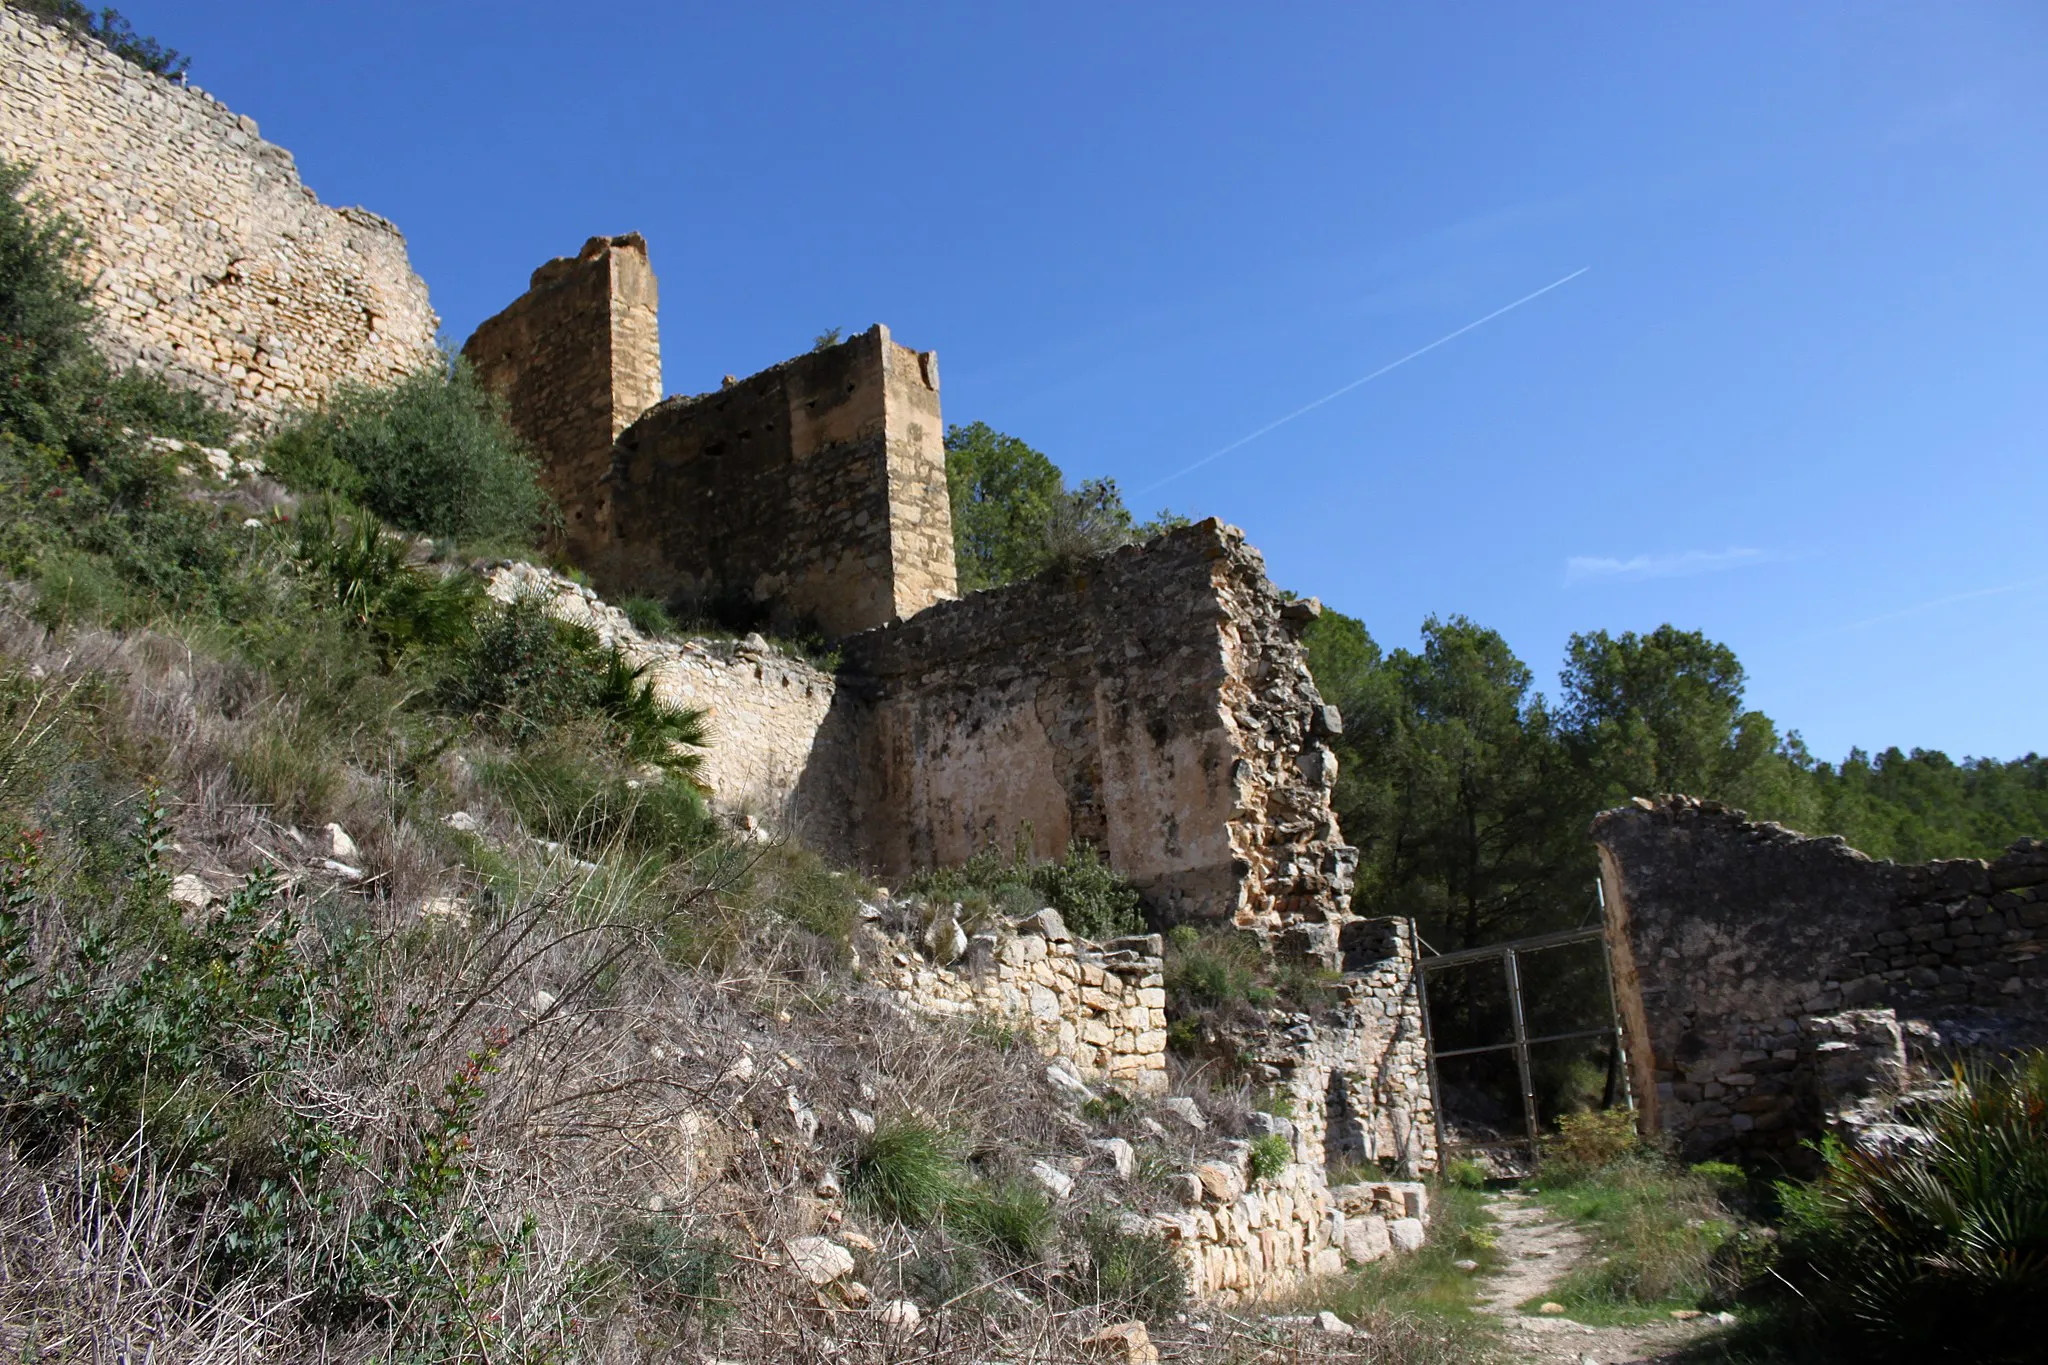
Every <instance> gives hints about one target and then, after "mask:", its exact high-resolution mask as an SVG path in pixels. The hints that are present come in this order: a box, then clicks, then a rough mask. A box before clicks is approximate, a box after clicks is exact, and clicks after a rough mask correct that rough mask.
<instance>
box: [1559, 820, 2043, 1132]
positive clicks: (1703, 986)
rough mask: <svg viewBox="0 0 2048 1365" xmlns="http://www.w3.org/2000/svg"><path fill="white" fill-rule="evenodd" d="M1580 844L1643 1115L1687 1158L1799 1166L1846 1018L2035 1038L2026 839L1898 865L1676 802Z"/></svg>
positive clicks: (1921, 1037)
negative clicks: (1974, 853) (1598, 901)
mask: <svg viewBox="0 0 2048 1365" xmlns="http://www.w3.org/2000/svg"><path fill="white" fill-rule="evenodd" d="M1593 838H1594V841H1595V843H1596V844H1597V845H1598V846H1599V849H1600V854H1601V865H1602V880H1603V890H1604V893H1605V896H1606V900H1607V910H1608V920H1607V928H1608V941H1609V946H1610V950H1611V951H1612V952H1613V954H1614V959H1615V965H1616V971H1615V977H1616V980H1615V985H1616V995H1617V1000H1618V1003H1619V1005H1620V1007H1621V1013H1622V1018H1623V1025H1624V1032H1625V1034H1626V1035H1627V1041H1628V1047H1629V1051H1630V1064H1631V1067H1632V1068H1633V1076H1632V1079H1633V1081H1634V1084H1635V1090H1636V1094H1637V1096H1638V1102H1639V1105H1640V1106H1641V1112H1642V1113H1643V1115H1644V1119H1645V1122H1646V1123H1647V1124H1649V1125H1651V1126H1653V1127H1655V1128H1658V1129H1661V1130H1662V1131H1664V1132H1667V1133H1670V1134H1672V1135H1673V1136H1674V1137H1675V1138H1677V1139H1678V1140H1679V1141H1680V1143H1681V1145H1682V1146H1683V1147H1684V1149H1685V1150H1686V1151H1687V1152H1688V1153H1690V1154H1693V1155H1695V1156H1702V1155H1718V1154H1730V1155H1743V1156H1763V1157H1771V1158H1775V1159H1781V1160H1785V1159H1796V1157H1797V1153H1798V1151H1799V1145H1800V1143H1801V1142H1802V1141H1803V1140H1805V1139H1807V1138H1811V1137H1814V1136H1816V1135H1817V1133H1818V1130H1819V1125H1820V1123H1821V1121H1822V1100H1823V1098H1824V1096H1825V1095H1826V1093H1827V1092H1828V1091H1829V1090H1831V1089H1833V1088H1835V1087H1833V1086H1832V1085H1831V1083H1830V1082H1829V1081H1828V1078H1827V1076H1826V1075H1825V1074H1824V1073H1825V1072H1826V1070H1827V1068H1828V1067H1829V1065H1830V1064H1831V1063H1830V1060H1829V1059H1830V1056H1831V1055H1832V1054H1833V1053H1834V1052H1836V1051H1839V1050H1840V1038H1841V1036H1842V1035H1843V1030H1844V1029H1845V1028H1849V1024H1847V1023H1844V1022H1842V1016H1843V1015H1844V1014H1845V1012H1848V1013H1849V1014H1852V1015H1854V1014H1859V1013H1860V1014H1864V1015H1869V1014H1873V1013H1877V1012H1882V1011H1891V1012H1892V1013H1893V1014H1894V1015H1895V1016H1896V1018H1897V1020H1898V1021H1899V1025H1898V1026H1902V1027H1903V1029H1904V1031H1905V1034H1906V1037H1907V1038H1908V1039H1909V1040H1917V1045H1918V1046H1921V1047H1924V1048H1934V1047H1936V1046H1945V1047H1946V1046H1963V1047H1990V1048H2001V1047H2014V1046H2026V1045H2039V1044H2041V1043H2048V845H2044V844H2043V843H2042V842H2041V841H2038V840H2026V841H2022V842H2021V843H2019V844H2015V845H2014V846H2013V847H2012V849H2011V850H2010V851H2009V852H2008V853H2007V854H2005V855H2004V856H2003V857H2001V858H1999V859H1996V860H1995V861H1992V862H1988V863H1987V862H1980V861H1977V860H1975V859H1953V860H1948V861H1943V862H1934V863H1923V864H1914V865H1903V864H1898V863H1889V862H1879V861H1875V860H1873V859H1870V858H1867V857H1865V856H1864V855H1863V854H1861V853H1859V852H1857V851H1856V850H1854V849H1852V848H1850V847H1848V846H1847V845H1846V844H1845V843H1843V842H1842V841H1841V840H1840V839H1836V838H1828V839H1813V838H1807V837H1805V836H1803V835H1800V834H1797V833H1795V832H1793V831H1791V830H1788V829H1785V828H1783V827H1782V826H1779V825H1775V824H1769V823H1763V822H1757V821H1751V820H1749V819H1747V818H1746V817H1745V816H1744V815H1743V814H1742V812H1740V811H1736V810H1730V809H1728V808H1726V807H1723V806H1720V805H1717V804H1715V803H1712V802H1700V801H1696V800H1693V799H1692V798H1689V797H1666V798H1661V799H1659V800H1657V801H1647V800H1645V801H1639V802H1637V803H1636V804H1633V805H1630V806H1625V807H1622V808H1621V809H1619V810H1613V811H1608V812H1606V813H1604V814H1602V815H1601V816H1600V817H1599V818H1598V819H1596V820H1595V821H1594V824H1593ZM1850 1022H1851V1023H1853V1024H1854V1025H1855V1029H1854V1030H1852V1031H1857V1030H1862V1031H1868V1030H1869V1029H1870V1028H1874V1027H1876V1025H1874V1024H1873V1023H1871V1021H1870V1020H1869V1019H1864V1018H1858V1019H1852V1020H1851V1021H1850ZM1895 1027H1897V1026H1895Z"/></svg>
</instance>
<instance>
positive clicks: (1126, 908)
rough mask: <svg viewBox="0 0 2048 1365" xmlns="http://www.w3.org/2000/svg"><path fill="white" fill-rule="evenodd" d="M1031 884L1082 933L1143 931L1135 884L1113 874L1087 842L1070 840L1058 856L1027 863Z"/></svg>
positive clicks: (1099, 935)
mask: <svg viewBox="0 0 2048 1365" xmlns="http://www.w3.org/2000/svg"><path fill="white" fill-rule="evenodd" d="M1031 888H1032V889H1033V890H1034V891H1036V892H1038V893H1039V894H1040V895H1041V896H1044V897H1045V899H1046V902H1047V904H1049V905H1051V906H1052V908H1053V909H1055V910H1057V911H1059V912H1060V918H1061V919H1063V920H1065V921H1066V925H1067V927H1068V928H1069V929H1071V930H1073V931H1074V932H1075V933H1077V934H1079V935H1080V936H1081V937H1083V938H1092V939H1095V940H1097V941H1098V942H1099V941H1101V940H1104V939H1112V938H1116V937H1119V936H1120V935H1123V934H1142V933H1144V932H1145V916H1144V915H1143V914H1142V913H1141V912H1140V911H1139V909H1138V890H1137V888H1136V887H1134V886H1132V885H1131V884H1130V882H1128V881H1126V880H1125V879H1124V878H1123V877H1121V876H1119V875H1118V874H1117V872H1116V871H1115V869H1113V868H1112V867H1110V865H1109V860H1108V859H1106V858H1104V857H1103V856H1102V854H1101V853H1100V852H1098V851H1097V850H1096V848H1095V846H1094V845H1092V844H1086V843H1082V842H1080V841H1079V840H1076V841H1074V842H1072V843H1069V844H1068V845H1067V852H1066V856H1064V857H1063V858H1061V859H1060V860H1059V861H1058V862H1056V863H1040V864H1038V865H1037V866H1035V867H1033V868H1032V869H1031Z"/></svg>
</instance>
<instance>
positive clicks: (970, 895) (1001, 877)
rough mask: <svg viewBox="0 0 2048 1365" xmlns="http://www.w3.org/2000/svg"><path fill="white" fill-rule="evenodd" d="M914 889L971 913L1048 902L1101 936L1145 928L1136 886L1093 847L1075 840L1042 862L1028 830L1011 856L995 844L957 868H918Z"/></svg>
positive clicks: (1080, 929) (1076, 925) (1073, 926)
mask: <svg viewBox="0 0 2048 1365" xmlns="http://www.w3.org/2000/svg"><path fill="white" fill-rule="evenodd" d="M910 889H911V891H913V892H915V893H916V894H918V895H921V896H925V897H928V898H930V899H932V900H938V901H959V902H961V903H962V904H963V905H964V906H965V907H966V908H967V910H968V912H969V918H975V917H976V916H977V915H978V914H980V913H985V912H989V911H1000V912H1001V913H1005V914H1012V915H1016V914H1029V913H1031V911H1033V910H1035V909H1038V908H1040V907H1042V906H1047V905H1049V906H1051V907H1052V908H1053V909H1055V910H1057V911H1059V913H1060V918H1061V919H1062V920H1064V921H1065V922H1066V926H1067V928H1069V929H1070V930H1072V931H1073V932H1074V933H1076V934H1079V935H1080V936H1081V937H1083V938H1089V939H1095V940H1097V941H1100V940H1103V939H1110V938H1116V937H1118V936H1119V935H1122V934H1141V933H1143V932H1144V931H1145V919H1144V916H1143V914H1142V913H1140V911H1139V908H1138V892H1137V889H1136V888H1135V887H1133V886H1132V885H1131V884H1130V883H1129V882H1128V881H1126V880H1125V879H1124V878H1123V877H1122V876H1120V875H1118V873H1117V872H1116V870H1115V869H1113V868H1112V867H1110V865H1109V863H1108V861H1107V860H1106V859H1105V858H1103V856H1102V854H1101V853H1100V852H1098V851H1097V850H1096V849H1095V848H1094V846H1092V845H1090V844H1087V843H1083V842H1081V841H1079V840H1076V841H1074V842H1072V843H1069V844H1068V845H1067V850H1066V852H1065V853H1064V854H1062V855H1061V856H1060V858H1059V860H1058V861H1056V862H1040V861H1038V860H1037V859H1035V858H1033V857H1032V855H1031V836H1030V832H1029V831H1028V830H1026V831H1022V832H1020V834H1019V836H1018V838H1017V841H1016V843H1015V844H1014V845H1013V846H1012V848H1011V850H1010V852H1009V853H1008V854H1007V855H1006V854H1004V853H1003V852H1002V850H1001V849H999V848H997V847H996V846H995V845H993V844H991V845H989V846H988V847H986V848H984V849H982V850H981V851H980V852H978V853H976V854H974V855H973V856H972V857H970V858H969V859H968V860H967V861H966V862H964V863H962V864H960V865H959V866H958V867H950V868H937V869H933V870H930V871H926V872H921V873H919V874H918V875H917V876H915V877H913V878H912V879H911V882H910Z"/></svg>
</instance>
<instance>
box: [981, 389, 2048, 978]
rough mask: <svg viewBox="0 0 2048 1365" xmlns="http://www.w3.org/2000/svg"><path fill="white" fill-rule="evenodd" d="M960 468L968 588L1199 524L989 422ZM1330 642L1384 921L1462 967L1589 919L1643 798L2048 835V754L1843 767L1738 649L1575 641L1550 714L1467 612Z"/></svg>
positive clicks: (1919, 847) (1650, 639)
mask: <svg viewBox="0 0 2048 1365" xmlns="http://www.w3.org/2000/svg"><path fill="white" fill-rule="evenodd" d="M946 451H947V470H946V472H947V476H948V478H949V479H950V480H951V483H952V489H953V526H954V535H955V538H956V541H957V545H958V549H957V552H956V553H957V555H958V560H959V569H960V584H961V588H962V589H963V590H968V591H971V590H973V589H975V588H983V587H991V586H996V585H999V584H1002V583H1006V582H1011V581H1014V580H1016V579H1019V578H1025V577H1029V576H1030V575H1032V574H1035V573H1037V572H1039V571H1041V570H1043V569H1044V568H1046V567H1048V566H1050V565H1052V564H1054V563H1057V562H1059V561H1060V560H1061V559H1063V558H1065V557H1067V556H1071V555H1078V554H1086V553H1092V552H1097V551H1099V550H1103V549H1110V548H1114V547H1115V546H1116V545H1119V544H1124V543H1127V542H1128V541H1130V540H1132V539H1136V538H1140V537H1142V536H1145V535H1148V534H1155V533H1156V532H1157V531H1158V530H1161V529H1165V527H1166V526H1168V525H1169V524H1175V523H1179V522H1182V521H1184V520H1185V519H1184V518H1173V517H1168V516H1165V515H1162V518H1161V519H1160V520H1158V521H1155V522H1152V523H1147V524H1145V525H1142V526H1141V525H1139V524H1138V523H1136V521H1135V520H1134V519H1133V518H1132V516H1131V514H1130V513H1129V511H1128V510H1126V509H1125V508H1124V506H1123V502H1122V499H1121V498H1120V497H1119V496H1118V495H1117V490H1116V486H1115V484H1114V483H1112V482H1110V481H1108V480H1092V481H1089V482H1087V483H1083V484H1081V485H1080V486H1079V487H1070V486H1069V485H1068V484H1067V482H1066V480H1065V478H1064V477H1063V476H1062V475H1061V473H1060V470H1059V468H1058V466H1057V465H1055V464H1054V463H1053V462H1052V461H1051V460H1050V459H1048V458H1047V457H1046V456H1045V455H1044V454H1042V453H1040V452H1039V451H1037V450H1034V449H1033V448H1032V447H1030V446H1029V445H1027V444H1025V443H1024V442H1023V441H1020V440H1018V439H1016V438H1015V437H1011V436H1006V435H1003V434H1002V433H1001V432H997V431H994V430H992V429H991V428H989V427H988V426H986V425H985V424H983V423H979V422H977V423H974V424H972V425H971V426H964V427H963V426H956V427H953V428H952V429H951V430H950V431H949V432H948V433H947V439H946ZM1307 645H1308V652H1309V665H1310V667H1311V669H1312V670H1313V671H1314V673H1315V676H1316V682H1317V684H1318V686H1319V687H1320V688H1321V689H1322V692H1323V695H1324V696H1325V698H1326V699H1327V700H1329V701H1331V702H1333V703H1334V704H1335V705H1336V706H1337V707H1338V708H1339V709H1340V710H1341V711H1342V712H1343V714H1344V718H1345V732H1344V735H1343V737H1342V738H1341V739H1340V740H1339V741H1338V742H1337V751H1338V759H1339V768H1338V780H1337V813H1338V817H1339V819H1340V820H1341V821H1342V824H1343V829H1344V833H1345V837H1346V838H1348V839H1349V840H1350V841H1351V842H1353V843H1355V844H1357V845H1358V846H1359V849H1360V851H1361V859H1360V870H1359V904H1360V908H1361V909H1366V910H1368V911H1370V912H1371V913H1378V914H1404V915H1413V916H1415V917H1416V918H1417V919H1418V920H1419V921H1420V922H1421V924H1422V926H1423V932H1424V934H1425V936H1427V937H1428V938H1429V939H1430V941H1431V942H1432V943H1434V944H1435V945H1436V946H1437V947H1438V948H1439V949H1442V950H1445V951H1449V950H1451V949H1454V948H1458V947H1464V946H1469V945H1474V944H1480V943H1488V942H1497V941H1499V940H1501V939H1505V938H1513V937H1516V936H1518V935H1522V934H1529V933H1539V932H1542V931H1544V930H1546V929H1551V928H1559V927H1564V926H1568V925H1572V924H1578V923H1581V922H1584V920H1585V919H1586V918H1587V916H1588V915H1589V914H1590V913H1591V911H1592V907H1593V903H1594V902H1593V894H1594V893H1593V878H1594V869H1595V864H1594V858H1593V849H1592V845H1591V843H1590V841H1589V840H1588V839H1587V837H1586V827H1587V825H1588V823H1589V822H1590V821H1591V819H1592V817H1593V816H1594V815H1595V814H1596V813H1597V812H1599V811H1601V810H1604V809H1607V808H1608V807H1611V806H1615V805H1619V804H1621V803H1622V802H1625V801H1627V800H1628V799H1629V798H1630V797H1632V796H1638V795H1646V794H1652V793H1658V792H1685V793H1687V794H1689V795H1693V796H1700V797H1707V798H1711V799H1715V800H1721V801H1726V802H1728V803H1729V804H1731V805H1734V806H1738V807H1740V808H1742V809H1743V810H1746V811H1748V812H1749V813H1750V814H1751V815H1752V816H1755V817H1757V818H1759V819H1771V820H1779V821H1782V822H1784V823H1785V824H1787V825H1790V826H1791V827H1793V828H1794V829H1798V830H1802V831H1805V832H1807V833H1811V834H1840V835H1843V836H1845V837H1846V838H1847V839H1848V840H1849V842H1850V843H1851V844H1852V845H1854V846H1855V847H1857V848H1859V849H1862V850H1863V851H1864V852H1866V853H1868V854H1870V855H1871V856H1872V857H1877V858H1895V859H1899V860H1901V861H1918V860H1922V859H1927V858H1938V857H1966V856H1967V857H1988V856H1992V855H1995V854H1997V853H1998V852H2000V851H2001V850H2002V849H2003V848H2004V847H2005V846H2006V845H2007V844H2009V843H2010V842H2011V841H2012V840H2013V839H2016V838H2019V837H2021V836H2023V835H2030V834H2041V833H2044V832H2048V759H2043V758H2042V757H2040V756H2039V755H2037V754H2029V755H2027V756H2026V757H2025V758H2020V759H2014V760H2012V761H2011V762H2000V761H1997V760H1994V759H1963V760H1961V761H1957V760H1954V759H1951V758H1949V757H1948V755H1946V754H1943V753H1941V752H1939V751H1935V750H1924V749H1914V750H1911V751H1901V750H1899V749H1897V748H1892V749H1886V750H1884V751H1883V752H1882V753H1879V754H1876V755H1874V756H1873V755H1871V754H1867V753H1865V752H1863V751H1862V750H1860V749H1858V750H1854V751H1852V752H1851V753H1850V755H1849V757H1848V758H1847V759H1845V760H1844V761H1843V762H1841V763H1839V764H1834V763H1825V762H1820V761H1818V760H1816V759H1815V758H1814V757H1813V756H1812V755H1811V754H1810V753H1808V752H1807V750H1806V746H1805V745H1804V744H1803V743H1802V742H1801V740H1800V738H1799V734H1798V732H1797V731H1786V730H1780V728H1779V727H1778V725H1777V724H1776V723H1775V722H1773V721H1772V720H1771V718H1770V717H1768V716H1766V715H1764V714H1763V712H1761V711H1757V710H1754V709H1752V708H1750V707H1749V706H1747V705H1746V704H1745V702H1744V699H1743V692H1744V685H1745V682H1746V679H1745V676H1744V673H1743V669H1742V664H1741V662H1740V661H1739V660H1738V659H1737V658H1736V657H1735V652H1734V651H1733V650H1731V649H1729V648H1728V647H1727V646H1726V645H1723V644H1719V643H1717V642H1715V641H1713V640H1709V639H1708V638H1706V636H1704V635H1702V634H1701V633H1699V632H1698V631H1685V630H1680V629H1678V628H1677V627H1675V626H1670V625H1665V626H1660V627H1658V628H1657V629H1656V630H1654V631H1650V632H1649V633H1647V634H1637V633H1635V632H1633V631H1628V632H1623V633H1622V634H1619V635H1614V634H1610V633H1609V632H1607V631H1604V630H1596V631H1592V632H1589V633H1586V634H1581V635H1574V636H1573V637H1572V638H1571V641H1570V643H1569V644H1568V645H1567V647H1566V650H1565V658H1564V666H1563V669H1562V670H1561V672H1560V674H1559V678H1558V687H1557V689H1556V691H1555V692H1554V693H1552V694H1550V695H1548V696H1546V695H1545V693H1544V692H1542V691H1540V690H1539V689H1538V685H1537V679H1536V675H1535V674H1534V673H1533V672H1532V671H1531V670H1530V668H1529V666H1528V665H1527V664H1525V663H1524V662H1523V661H1522V660H1520V659H1518V658H1516V657H1515V653H1514V651H1513V650H1511V649H1509V648H1508V644H1507V641H1506V640H1504V639H1502V638H1501V636H1500V634H1499V633H1498V632H1496V631H1492V630H1489V629H1487V628H1486V627H1484V626H1481V625H1479V624H1477V623H1475V622H1473V621H1470V620H1468V619H1466V618H1465V617H1462V616H1452V617H1449V618H1439V617H1431V618H1430V619H1429V620H1428V621H1426V622H1424V624H1423V628H1422V642H1421V646H1420V648H1419V649H1416V650H1407V649H1396V650H1392V651H1386V650H1382V649H1381V648H1380V646H1379V645H1378V644H1377V643H1376V642H1375V641H1374V640H1373V638H1372V636H1371V635H1370V634H1369V633H1368V632H1367V630H1366V628H1365V626H1364V624H1363V623H1362V622H1360V621H1357V620H1354V619H1353V618H1351V617H1348V616H1345V615H1343V614H1342V613H1340V612H1333V611H1325V612H1324V613H1323V615H1322V617H1321V619H1320V620H1318V621H1317V622H1316V623H1315V624H1314V625H1313V626H1311V627H1310V629H1309V632H1308V636H1307Z"/></svg>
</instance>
